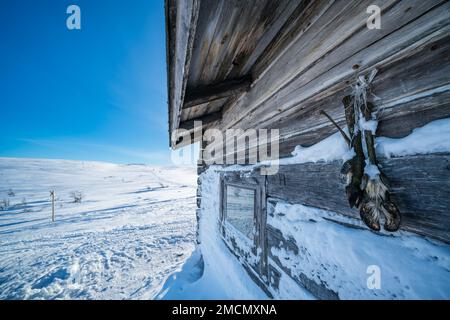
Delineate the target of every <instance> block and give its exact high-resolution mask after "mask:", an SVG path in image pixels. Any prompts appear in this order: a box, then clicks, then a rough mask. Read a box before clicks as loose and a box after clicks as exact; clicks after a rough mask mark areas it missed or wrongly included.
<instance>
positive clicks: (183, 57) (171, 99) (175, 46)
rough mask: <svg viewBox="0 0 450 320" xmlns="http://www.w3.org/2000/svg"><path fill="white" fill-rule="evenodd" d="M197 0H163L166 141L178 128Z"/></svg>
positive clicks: (198, 4)
mask: <svg viewBox="0 0 450 320" xmlns="http://www.w3.org/2000/svg"><path fill="white" fill-rule="evenodd" d="M199 8H200V0H187V1H177V0H165V14H166V39H167V40H166V53H167V57H166V59H167V61H166V63H167V87H168V115H169V117H168V118H169V144H170V146H171V147H172V148H173V147H175V145H174V142H173V141H172V138H171V136H172V132H174V131H175V130H176V129H178V128H179V125H180V116H181V110H182V107H183V101H184V95H185V91H186V83H187V79H188V75H189V66H190V59H191V54H192V47H193V43H194V38H195V31H196V27H197V20H198V13H199Z"/></svg>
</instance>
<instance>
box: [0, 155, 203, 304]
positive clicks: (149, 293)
mask: <svg viewBox="0 0 450 320" xmlns="http://www.w3.org/2000/svg"><path fill="white" fill-rule="evenodd" d="M195 188H196V172H195V170H194V169H191V168H165V167H164V168H163V167H149V166H145V165H117V164H109V163H100V162H80V161H65V160H32V159H27V160H25V159H8V158H0V207H1V206H3V207H6V208H3V210H0V299H68V298H70V299H124V298H125V299H151V298H154V297H155V295H156V294H157V293H158V292H159V290H160V289H161V287H162V285H163V283H164V282H165V280H166V279H167V278H168V277H169V276H170V275H171V274H173V273H174V272H176V271H178V270H180V268H181V266H182V265H183V263H184V262H185V261H186V259H187V258H188V257H189V256H190V255H191V253H192V251H193V250H194V247H195V230H196V221H195ZM50 190H55V193H56V206H55V210H56V221H55V222H54V223H53V222H52V221H51V201H50V200H51V198H50V196H49V191H50ZM72 192H81V193H82V194H83V195H84V196H83V199H82V201H81V203H74V198H73V196H72ZM8 202H9V205H6V204H8ZM2 204H3V205H2Z"/></svg>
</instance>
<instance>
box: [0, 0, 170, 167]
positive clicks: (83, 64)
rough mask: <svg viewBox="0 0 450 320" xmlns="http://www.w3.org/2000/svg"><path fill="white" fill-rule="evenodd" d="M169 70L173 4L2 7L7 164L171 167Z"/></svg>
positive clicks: (110, 0)
mask: <svg viewBox="0 0 450 320" xmlns="http://www.w3.org/2000/svg"><path fill="white" fill-rule="evenodd" d="M71 4H76V5H78V6H79V7H80V8H81V27H82V29H81V30H72V31H70V30H68V29H67V27H66V19H67V17H68V16H69V15H68V14H66V9H67V7H68V6H69V5H71ZM165 63H166V56H165V26H164V1H163V0H159V1H157V0H129V1H125V0H95V1H93V0H71V1H64V0H39V1H36V0H28V1H26V0H2V1H1V2H0V108H1V109H0V111H1V114H0V157H33V158H57V159H75V160H100V161H111V162H118V163H151V164H166V163H168V162H169V161H170V160H169V159H170V150H169V148H168V139H169V138H168V133H167V103H166V101H167V90H166V65H165Z"/></svg>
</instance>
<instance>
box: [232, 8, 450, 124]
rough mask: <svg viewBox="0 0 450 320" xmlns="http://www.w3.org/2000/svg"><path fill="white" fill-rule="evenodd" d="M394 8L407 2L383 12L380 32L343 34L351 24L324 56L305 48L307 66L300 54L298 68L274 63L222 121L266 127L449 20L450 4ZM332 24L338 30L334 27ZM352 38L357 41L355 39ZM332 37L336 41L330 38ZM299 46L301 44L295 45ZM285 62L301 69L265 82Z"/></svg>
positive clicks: (408, 48) (407, 49) (409, 48)
mask: <svg viewBox="0 0 450 320" xmlns="http://www.w3.org/2000/svg"><path fill="white" fill-rule="evenodd" d="M398 6H404V7H403V9H404V10H406V9H407V7H408V6H409V4H407V3H406V2H403V1H401V2H399V3H398V5H396V6H394V7H392V10H394V8H397V9H395V11H392V12H391V11H388V12H386V14H385V15H384V17H385V19H386V20H388V21H386V23H387V25H386V27H384V28H383V30H384V31H380V32H381V33H377V32H375V33H372V34H367V28H365V27H361V29H357V30H354V32H353V33H352V34H348V32H349V30H350V29H351V28H350V29H348V30H347V29H346V30H345V32H344V33H347V36H348V39H346V40H345V41H343V42H341V43H340V45H339V46H337V45H338V44H339V43H336V46H333V47H330V48H329V49H330V50H331V49H333V48H334V49H333V50H331V51H330V52H329V54H327V51H320V50H319V49H318V48H316V50H315V51H312V50H311V48H306V49H305V50H307V49H308V50H310V51H312V52H310V53H308V52H307V51H306V53H307V54H308V55H310V56H311V59H312V60H311V63H312V64H311V65H310V66H304V64H306V61H308V60H305V56H304V55H299V54H297V56H298V57H299V58H298V59H300V57H301V59H302V60H301V61H300V62H298V63H299V64H298V66H293V65H292V63H293V62H289V63H288V62H286V65H285V66H280V68H282V69H274V70H276V72H275V71H274V72H267V73H266V74H267V76H265V77H263V78H261V79H260V80H259V81H256V82H255V85H254V86H253V87H252V89H251V90H250V91H249V92H248V93H247V94H246V95H245V96H244V97H243V98H242V99H240V101H239V102H238V103H237V104H236V105H234V106H232V107H230V108H229V112H228V114H225V115H224V124H226V125H227V126H231V127H232V126H240V127H254V126H255V124H258V126H259V127H271V126H272V125H273V124H274V123H277V121H278V120H279V119H283V118H284V119H292V118H293V114H295V113H296V112H297V111H298V108H301V109H303V108H305V103H306V104H307V103H308V102H309V103H314V102H317V101H320V99H321V96H322V97H324V95H325V97H326V96H328V95H330V94H333V93H334V92H336V91H338V90H341V89H342V88H344V87H345V86H348V83H345V82H346V81H352V80H353V79H354V78H355V77H356V75H357V74H360V73H361V72H364V70H370V69H371V68H373V67H378V66H379V65H380V64H383V63H384V64H386V63H387V62H389V61H395V60H397V61H398V59H401V58H402V57H407V56H408V55H409V54H410V53H411V52H414V48H415V47H416V46H418V45H420V44H421V43H423V41H426V40H427V38H426V37H427V36H428V35H430V34H432V33H433V32H438V31H439V30H442V29H443V28H444V27H445V26H446V25H448V24H449V19H448V18H449V15H448V9H449V8H447V7H448V6H450V4H448V3H444V4H441V5H440V6H439V7H436V4H435V3H431V2H427V3H426V4H425V3H423V2H422V4H417V6H416V5H415V10H410V11H408V12H407V13H405V14H403V12H401V10H399V7H398ZM416 7H417V8H416ZM430 8H432V9H431V10H430ZM412 11H414V13H412ZM327 12H328V11H327ZM389 13H390V14H389ZM399 19H401V20H399ZM332 21H333V20H332ZM361 21H362V20H361ZM399 21H403V22H404V25H403V26H401V24H399ZM316 23H317V22H316ZM330 23H331V22H330ZM334 23H335V21H334V22H333V24H334ZM399 26H400V27H399ZM334 27H335V28H340V26H336V25H334ZM355 32H356V33H355ZM442 32H444V31H442ZM336 33H337V30H333V31H330V32H328V36H330V35H335V34H336ZM360 33H361V35H360ZM444 34H445V32H444ZM358 39H360V41H357V40H358ZM299 40H301V38H300V39H299ZM332 40H333V41H336V39H332ZM361 41H365V42H363V43H362V42H361ZM316 42H317V39H316V38H314V43H316ZM334 43H335V42H334ZM364 43H366V44H364ZM299 46H301V47H302V45H301V44H299ZM291 51H294V52H295V51H296V50H293V49H291V50H289V51H288V52H291ZM317 51H319V52H317ZM286 54H287V53H286ZM289 54H292V53H289ZM331 54H332V55H333V56H334V55H336V59H331ZM314 57H315V59H316V60H314ZM325 57H326V59H325ZM346 57H347V58H346ZM287 66H289V69H291V70H295V71H297V72H300V71H301V70H305V71H304V73H303V74H301V76H300V75H298V76H297V77H296V78H294V79H293V80H292V81H291V82H290V83H287V84H286V85H284V86H283V87H282V88H277V87H276V85H275V84H276V82H274V81H271V79H270V78H267V79H266V77H269V75H270V77H280V75H283V74H284V69H285V68H286V67H287ZM299 66H301V67H299ZM304 68H306V69H304ZM286 72H287V71H286ZM288 73H289V72H288ZM334 87H335V88H334ZM341 97H342V96H341ZM339 100H340V99H339Z"/></svg>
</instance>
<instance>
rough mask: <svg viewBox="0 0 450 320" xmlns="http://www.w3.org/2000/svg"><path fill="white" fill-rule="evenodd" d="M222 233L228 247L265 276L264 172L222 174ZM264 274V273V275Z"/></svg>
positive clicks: (246, 263) (251, 267)
mask: <svg viewBox="0 0 450 320" xmlns="http://www.w3.org/2000/svg"><path fill="white" fill-rule="evenodd" d="M221 199H222V206H221V219H220V221H221V233H222V236H223V239H224V241H225V243H226V244H227V246H228V248H229V249H230V250H231V251H232V252H233V253H234V254H235V255H236V256H238V257H239V259H240V261H242V262H243V263H244V265H246V266H247V267H248V268H250V269H253V271H254V272H256V273H257V274H259V275H260V276H261V279H263V278H264V279H266V278H265V276H267V249H266V248H267V241H266V190H265V179H264V177H263V176H260V175H256V174H251V175H244V174H241V173H240V172H227V173H224V174H222V192H221ZM263 276H264V277H263Z"/></svg>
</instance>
